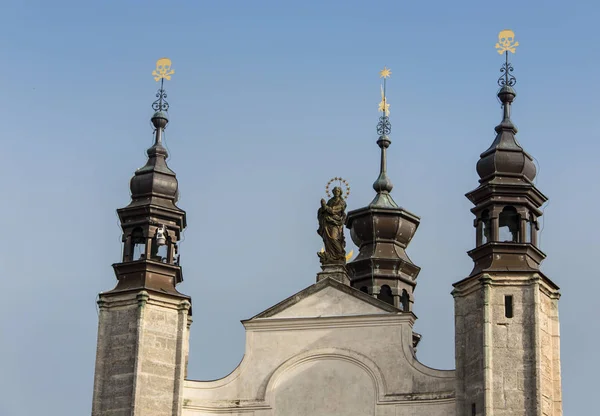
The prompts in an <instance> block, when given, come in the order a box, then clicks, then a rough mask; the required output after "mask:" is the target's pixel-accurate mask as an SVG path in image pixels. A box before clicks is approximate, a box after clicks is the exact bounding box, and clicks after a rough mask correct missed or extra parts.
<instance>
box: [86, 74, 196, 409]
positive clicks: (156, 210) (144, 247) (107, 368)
mask: <svg viewBox="0 0 600 416" xmlns="http://www.w3.org/2000/svg"><path fill="white" fill-rule="evenodd" d="M159 95H160V98H159V100H157V102H156V103H155V105H154V106H153V107H154V109H155V110H157V111H156V113H154V115H153V116H152V124H153V125H154V128H155V129H156V130H155V141H154V145H153V146H152V147H150V148H149V149H148V151H147V153H148V161H147V163H146V165H145V166H144V167H142V168H140V169H138V170H137V171H136V172H135V175H134V177H133V178H132V179H131V183H130V187H131V203H130V204H129V205H127V206H126V207H125V208H121V209H119V210H117V213H118V215H119V218H120V221H121V227H122V229H123V259H122V261H121V262H120V263H117V264H114V265H113V268H114V271H115V274H116V277H117V285H116V287H115V288H114V289H113V290H111V291H108V292H103V293H101V294H100V295H99V297H100V299H99V301H98V305H99V310H100V312H99V327H98V346H97V353H96V371H95V376H94V398H93V405H92V415H93V416H104V415H107V416H108V415H111V416H112V415H127V416H142V415H144V416H149V415H153V416H154V415H161V416H166V415H180V414H181V409H182V397H183V380H184V376H185V371H186V363H187V356H188V340H189V325H190V324H191V302H190V298H189V297H188V296H185V295H183V294H181V293H179V292H178V291H177V289H176V288H175V286H176V285H177V284H178V283H180V282H181V281H182V280H183V278H182V272H181V266H180V265H179V256H178V255H177V243H178V241H179V240H180V235H181V232H182V230H183V229H184V228H185V226H186V217H185V212H184V211H182V210H181V209H179V208H178V207H177V206H176V205H175V204H176V202H177V199H178V194H179V193H178V185H177V179H176V177H175V173H174V172H173V171H172V170H171V169H169V167H168V166H167V163H166V159H167V156H168V154H167V150H166V149H165V148H164V147H163V145H162V139H163V133H164V129H165V127H166V125H167V123H168V119H167V115H166V114H165V112H164V111H165V110H166V109H167V108H168V104H167V103H166V101H164V98H165V97H166V94H165V93H164V90H163V88H162V84H161V89H160V90H159Z"/></svg>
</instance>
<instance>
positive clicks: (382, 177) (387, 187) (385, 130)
mask: <svg viewBox="0 0 600 416" xmlns="http://www.w3.org/2000/svg"><path fill="white" fill-rule="evenodd" d="M390 75H392V71H391V69H389V68H388V67H383V69H382V70H381V71H380V72H379V77H380V78H383V84H382V85H381V102H380V103H379V112H381V113H382V114H381V117H379V123H377V134H379V139H378V140H377V144H378V145H379V147H380V148H381V165H380V169H379V177H378V178H377V180H376V181H375V183H374V184H373V189H375V191H376V192H377V194H381V193H384V194H389V193H390V192H391V191H392V189H393V188H394V185H392V181H390V180H389V179H388V177H387V173H386V169H387V158H386V149H387V148H388V147H389V146H390V144H391V143H392V141H391V140H390V139H389V137H388V134H390V133H391V132H392V124H391V123H390V118H389V115H390V105H389V103H388V102H387V96H386V84H387V82H386V81H387V79H388V78H389V77H390ZM376 199H377V197H376Z"/></svg>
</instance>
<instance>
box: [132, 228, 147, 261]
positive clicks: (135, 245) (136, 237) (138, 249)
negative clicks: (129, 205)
mask: <svg viewBox="0 0 600 416" xmlns="http://www.w3.org/2000/svg"><path fill="white" fill-rule="evenodd" d="M131 253H132V258H131V260H133V261H135V260H140V259H143V258H145V257H146V239H145V238H144V232H143V231H142V229H141V228H136V229H135V230H133V232H132V233H131Z"/></svg>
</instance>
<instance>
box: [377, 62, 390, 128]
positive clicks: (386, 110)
mask: <svg viewBox="0 0 600 416" xmlns="http://www.w3.org/2000/svg"><path fill="white" fill-rule="evenodd" d="M390 75H392V70H391V69H389V68H387V67H385V66H384V67H383V69H382V70H381V71H379V77H380V78H383V85H381V102H380V103H379V108H378V111H379V112H381V113H383V115H384V116H386V117H387V116H389V115H390V105H389V104H388V102H387V97H386V96H385V81H386V80H387V78H389V77H390Z"/></svg>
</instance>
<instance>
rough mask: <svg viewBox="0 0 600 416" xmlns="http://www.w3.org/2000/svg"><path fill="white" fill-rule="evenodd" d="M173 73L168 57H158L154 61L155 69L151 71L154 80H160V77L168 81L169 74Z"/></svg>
mask: <svg viewBox="0 0 600 416" xmlns="http://www.w3.org/2000/svg"><path fill="white" fill-rule="evenodd" d="M174 73H175V71H174V70H172V69H171V60H170V59H169V58H160V59H159V60H158V61H156V69H155V70H154V71H152V75H154V80H155V81H160V80H161V79H162V78H164V79H166V80H167V81H169V80H170V79H171V75H173V74H174Z"/></svg>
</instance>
